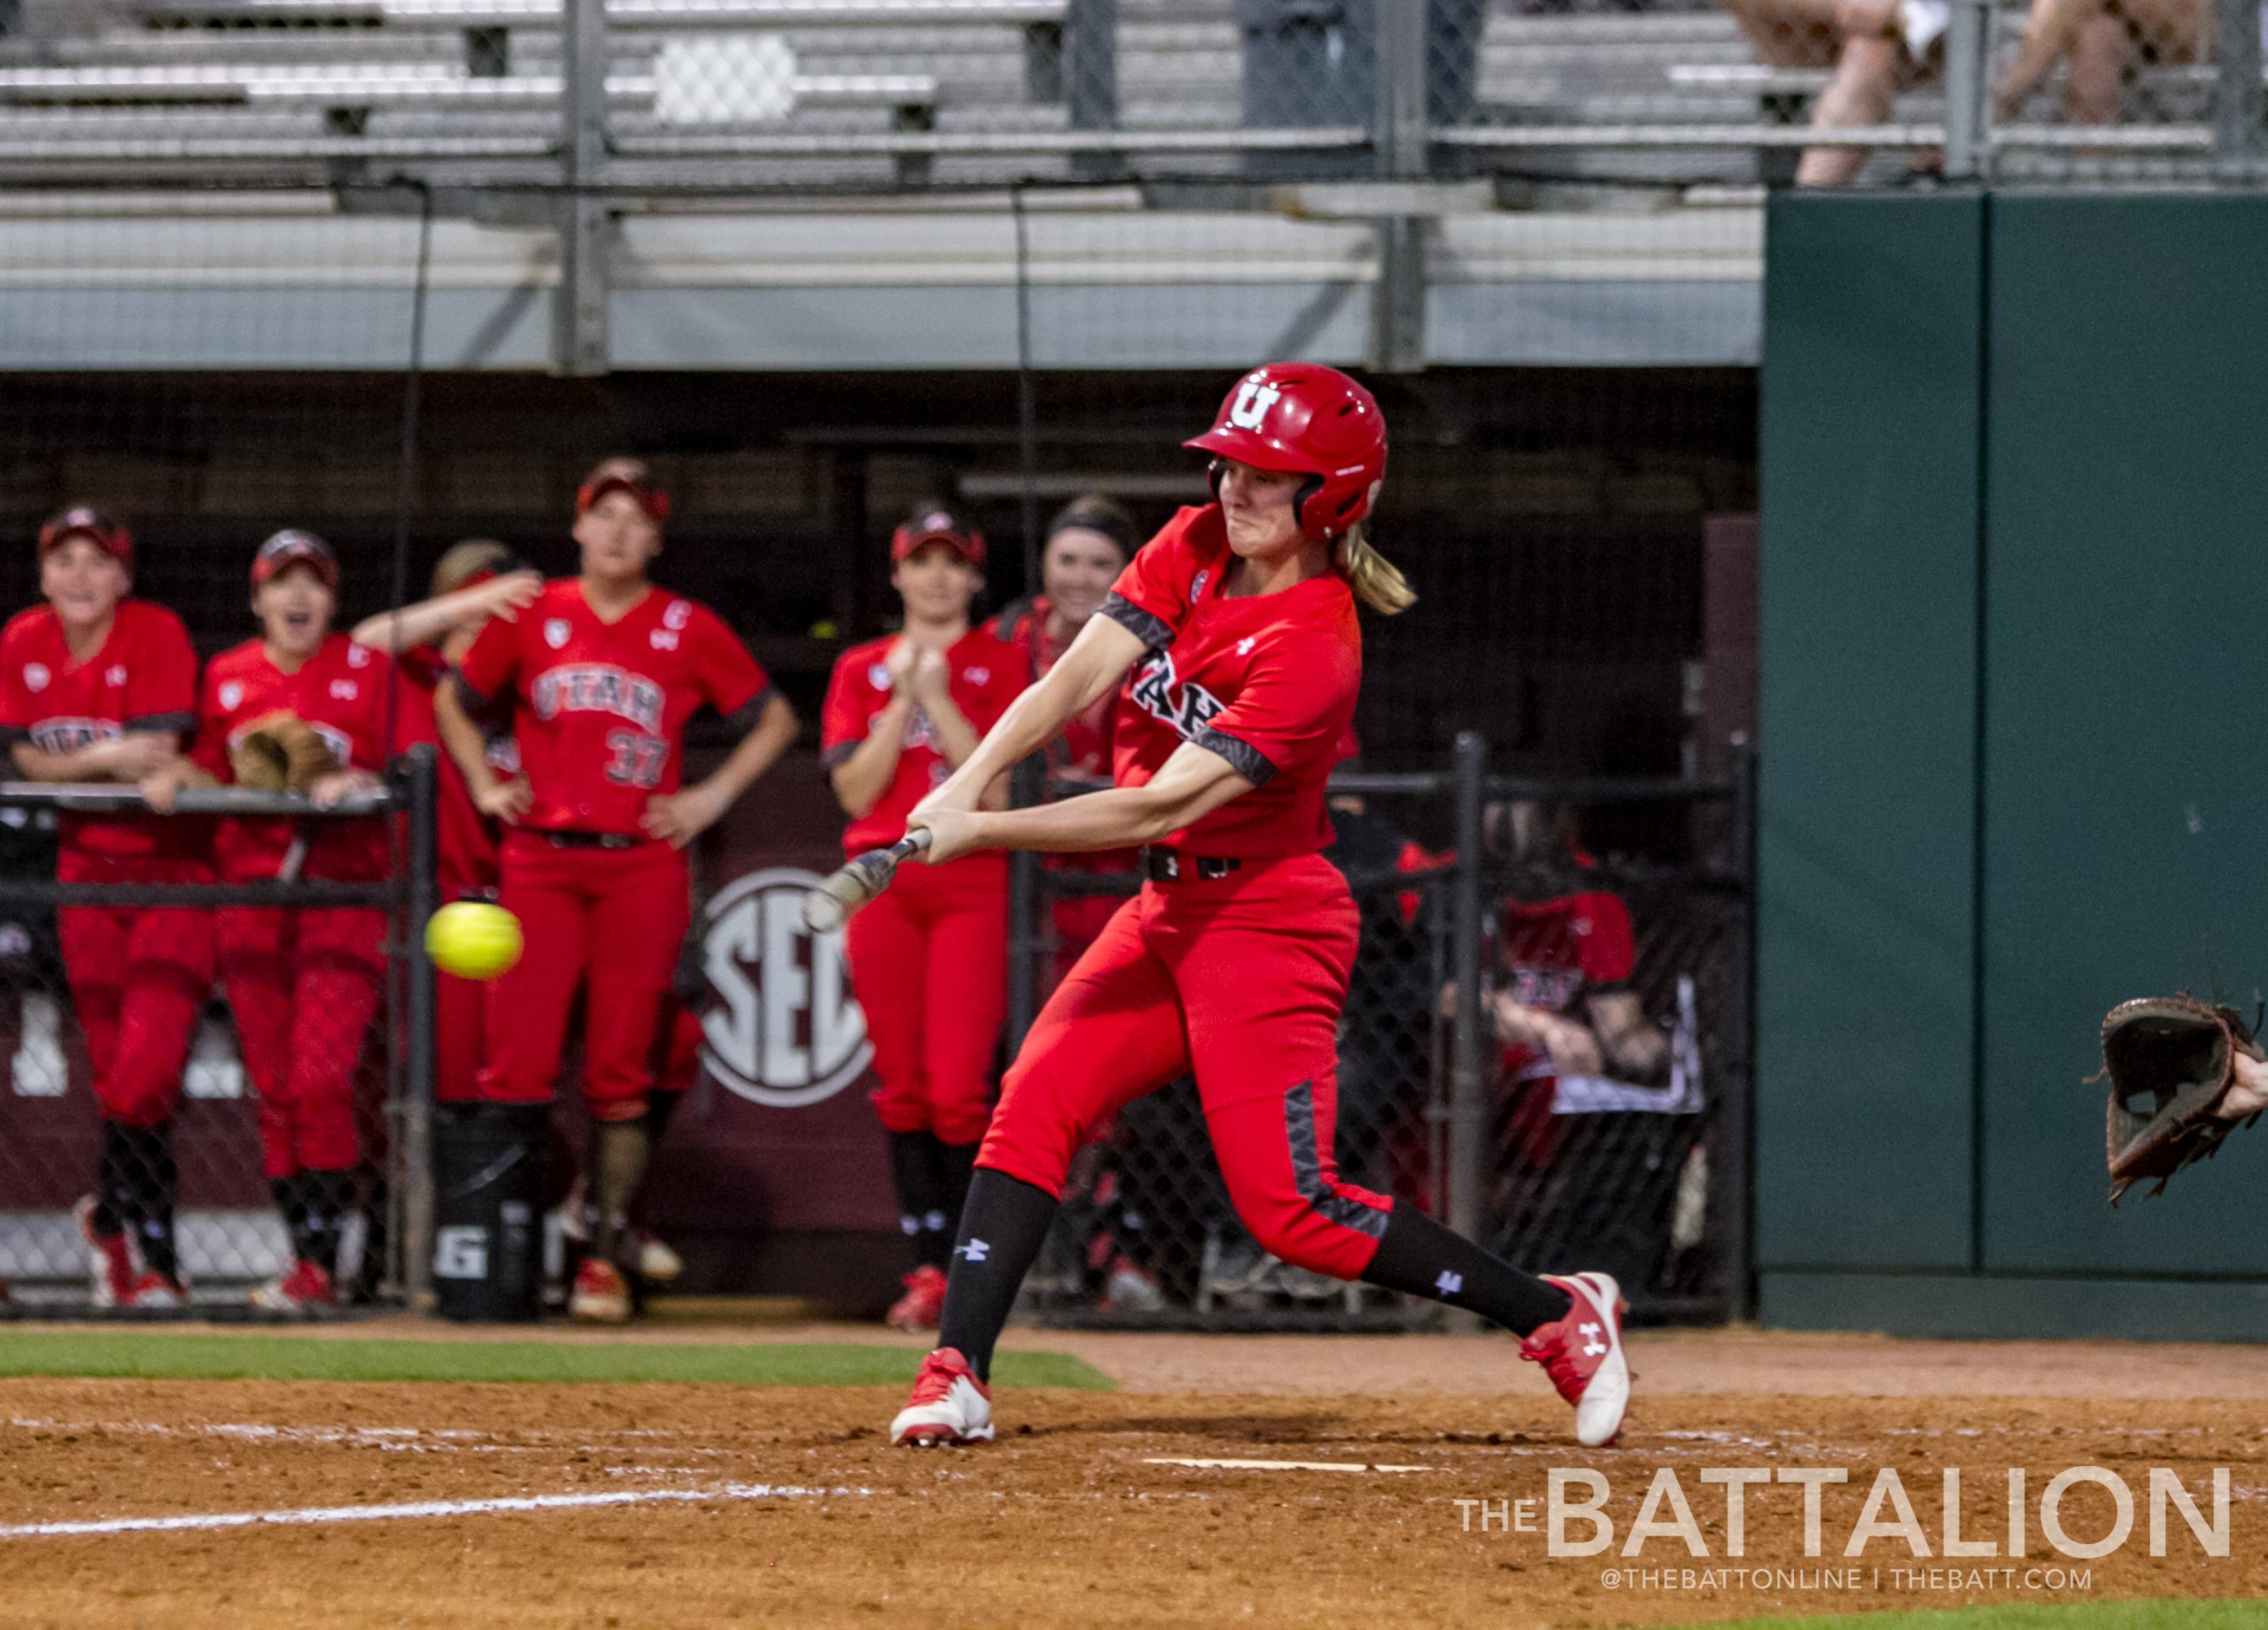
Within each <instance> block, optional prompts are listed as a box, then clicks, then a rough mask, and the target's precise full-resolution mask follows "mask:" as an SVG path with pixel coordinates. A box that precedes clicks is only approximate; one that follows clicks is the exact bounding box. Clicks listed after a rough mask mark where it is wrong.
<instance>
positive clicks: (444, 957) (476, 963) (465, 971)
mask: <svg viewBox="0 0 2268 1630" xmlns="http://www.w3.org/2000/svg"><path fill="white" fill-rule="evenodd" d="M523 943H524V942H523V941H522V940H521V938H520V920H519V919H518V918H517V917H515V916H513V915H512V913H511V912H508V911H506V910H505V909H504V908H503V907H502V906H501V905H487V904H482V903H481V902H480V901H478V900H459V901H457V902H456V903H455V904H452V905H445V906H443V907H442V908H441V909H440V910H439V911H438V912H434V913H433V914H432V916H431V917H430V918H428V919H427V920H426V923H425V954H426V955H427V956H429V957H431V958H432V959H433V966H435V967H437V968H439V969H440V970H441V972H443V973H444V974H455V975H456V976H457V977H458V978H459V979H493V978H495V977H496V975H497V974H501V973H502V972H503V971H504V970H505V969H506V968H509V967H510V966H512V964H514V963H515V962H517V961H518V960H519V959H520V950H521V947H522V944H523Z"/></svg>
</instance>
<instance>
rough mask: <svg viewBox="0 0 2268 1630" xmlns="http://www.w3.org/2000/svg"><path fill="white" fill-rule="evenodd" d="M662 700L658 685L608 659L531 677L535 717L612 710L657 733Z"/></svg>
mask: <svg viewBox="0 0 2268 1630" xmlns="http://www.w3.org/2000/svg"><path fill="white" fill-rule="evenodd" d="M664 700H665V698H664V693H663V690H662V687H660V686H659V685H657V684H656V683H655V682H654V681H653V680H651V679H648V678H646V677H645V676H644V675H643V674H638V673H632V672H630V671H628V670H626V669H622V668H617V667H616V666H614V665H613V664H611V663H577V664H571V665H569V666H566V667H561V668H548V669H546V670H545V671H543V672H542V673H540V674H539V675H537V676H536V681H535V711H536V717H537V718H557V717H558V716H559V715H560V714H562V713H612V714H614V715H616V716H617V717H618V718H626V719H628V720H629V721H630V722H631V723H632V724H633V725H636V726H638V727H639V728H640V729H641V730H643V731H644V732H645V733H646V734H649V735H659V734H661V731H662V708H663V704H664Z"/></svg>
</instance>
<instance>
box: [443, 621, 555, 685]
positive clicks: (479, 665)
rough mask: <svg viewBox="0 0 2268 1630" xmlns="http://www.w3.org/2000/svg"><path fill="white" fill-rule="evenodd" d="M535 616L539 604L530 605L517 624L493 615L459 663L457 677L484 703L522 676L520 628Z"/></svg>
mask: <svg viewBox="0 0 2268 1630" xmlns="http://www.w3.org/2000/svg"><path fill="white" fill-rule="evenodd" d="M535 615H536V607H535V606H530V607H529V608H528V609H526V610H524V611H523V612H521V613H520V621H518V622H517V623H508V622H506V621H505V620H504V619H503V618H502V617H490V618H489V619H488V625H487V626H486V627H485V628H483V629H482V630H481V631H480V633H478V635H477V636H475V637H474V639H473V642H472V648H471V649H470V650H469V651H467V652H466V653H465V654H464V660H463V661H462V662H461V663H459V664H457V678H458V679H460V680H462V682H463V684H464V685H465V687H467V688H468V689H470V691H472V693H473V694H474V695H477V696H478V697H479V698H480V700H481V701H482V702H493V701H495V700H496V698H498V697H499V696H501V695H503V694H504V693H505V691H507V690H508V689H509V688H510V687H511V684H512V681H513V680H515V679H517V678H519V675H520V631H521V630H522V629H523V628H524V627H527V626H529V625H530V621H529V619H531V618H532V617H534V616H535Z"/></svg>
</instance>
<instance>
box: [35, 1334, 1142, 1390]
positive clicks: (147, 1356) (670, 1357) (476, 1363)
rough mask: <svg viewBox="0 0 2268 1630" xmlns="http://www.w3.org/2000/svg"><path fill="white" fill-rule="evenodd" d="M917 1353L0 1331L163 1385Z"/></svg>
mask: <svg viewBox="0 0 2268 1630" xmlns="http://www.w3.org/2000/svg"><path fill="white" fill-rule="evenodd" d="M920 1362H921V1354H920V1353H919V1352H917V1351H914V1350H913V1349H912V1348H909V1347H858V1346H853V1345H849V1344H844V1343H820V1342H807V1343H790V1342H778V1343H751V1344H749V1345H747V1346H742V1347H734V1346H727V1345H724V1344H721V1343H720V1344H714V1345H711V1344H700V1345H694V1344H680V1345H674V1346H663V1345H661V1344H659V1343H656V1342H636V1341H617V1342H603V1343H581V1342H578V1343H567V1342H545V1341H396V1340H383V1339H382V1340H366V1341H357V1340H354V1339H351V1338H340V1339H320V1340H318V1339H310V1338H307V1337H304V1336H268V1335H246V1336H182V1335H167V1334H162V1333H158V1334H145V1333H144V1332H141V1331H27V1330H0V1376H71V1377H94V1376H129V1377H136V1378H147V1379H155V1380H169V1381H246V1380H251V1381H510V1382H576V1381H679V1382H684V1381H695V1382H726V1383H730V1384H733V1385H741V1386H904V1385H907V1384H909V1383H910V1382H912V1380H913V1371H914V1370H915V1369H916V1367H918V1366H919V1365H920ZM992 1373H993V1378H994V1379H995V1380H997V1381H1000V1382H1002V1383H1005V1384H1006V1385H1009V1386H1075V1387H1084V1388H1087V1389H1089V1390H1097V1391H1107V1390H1108V1388H1109V1386H1110V1385H1111V1383H1110V1380H1109V1378H1108V1377H1107V1376H1105V1375H1104V1374H1103V1373H1102V1372H1101V1371H1100V1370H1096V1369H1094V1368H1093V1367H1092V1366H1091V1365H1089V1364H1086V1363H1084V1362H1081V1361H1080V1360H1078V1359H1076V1358H1072V1357H1069V1356H1068V1355H1067V1354H1061V1353H1003V1354H1000V1355H999V1357H998V1359H997V1360H996V1361H995V1362H994V1363H993V1370H992Z"/></svg>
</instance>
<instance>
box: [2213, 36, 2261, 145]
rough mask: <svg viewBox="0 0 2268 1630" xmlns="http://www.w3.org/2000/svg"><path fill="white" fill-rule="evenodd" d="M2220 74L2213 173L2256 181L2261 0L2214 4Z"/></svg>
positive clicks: (2216, 88) (2215, 90)
mask: <svg viewBox="0 0 2268 1630" xmlns="http://www.w3.org/2000/svg"><path fill="white" fill-rule="evenodd" d="M2213 32H2214V34H2215V35H2216V36H2217V37H2216V40H2215V43H2216V45H2217V46H2218V52H2217V59H2218V62H2219V63H2220V70H2221V71H2220V76H2219V79H2218V82H2216V83H2215V85H2214V87H2213V173H2214V175H2215V176H2216V178H2217V179H2218V180H2221V181H2226V182H2233V181H2246V180H2249V179H2250V178H2251V173H2252V166H2253V159H2254V156H2255V155H2256V153H2257V152H2258V151H2259V147H2260V119H2261V86H2260V0H2214V5H2213Z"/></svg>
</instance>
